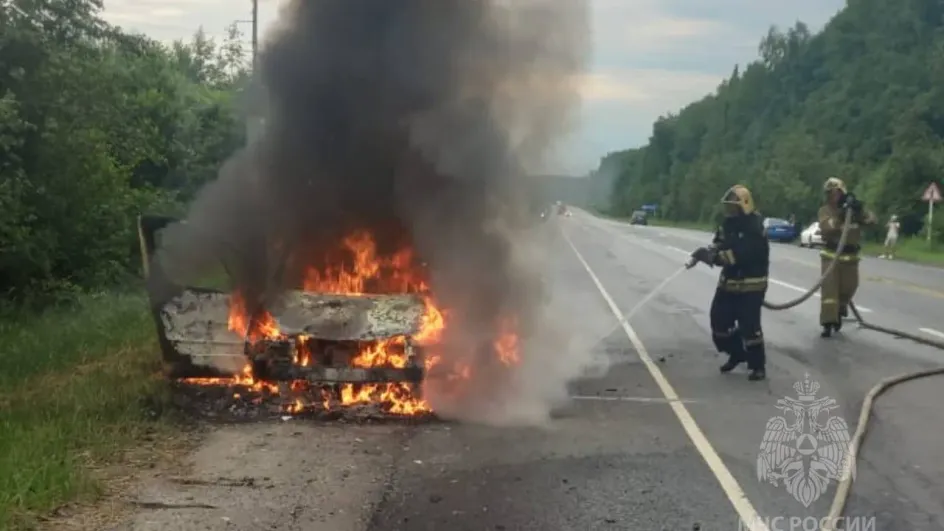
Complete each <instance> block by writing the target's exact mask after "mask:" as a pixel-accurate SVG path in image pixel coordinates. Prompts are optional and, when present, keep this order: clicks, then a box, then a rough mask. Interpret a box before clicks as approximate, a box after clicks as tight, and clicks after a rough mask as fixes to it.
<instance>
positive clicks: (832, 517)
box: [604, 209, 944, 531]
mask: <svg viewBox="0 0 944 531" xmlns="http://www.w3.org/2000/svg"><path fill="white" fill-rule="evenodd" d="M852 215H853V212H852V210H851V209H849V210H847V211H846V217H845V221H844V224H843V230H842V235H841V236H840V238H839V244H838V246H837V249H838V250H841V249H843V248H844V247H845V244H846V240H847V238H848V236H849V227H850V226H851V225H852ZM839 259H840V253H838V252H837V253H836V254H835V256H834V257H833V258H832V261H831V262H830V263H829V266H828V267H827V268H826V270H825V271H823V274H822V275H821V276H820V278H819V280H817V281H816V283H815V284H813V286H812V287H810V289H808V290H807V291H806V292H804V293H803V294H802V295H800V296H799V297H797V298H795V299H793V300H789V301H787V302H783V303H773V302H768V301H766V300H765V301H764V308H767V309H769V310H774V311H780V310H788V309H790V308H794V307H796V306H798V305H800V304H802V303H803V302H805V301H806V300H808V299H809V298H810V297H812V296H813V295H814V294H815V293H816V291H817V290H819V289H820V288H821V287H822V285H823V282H825V281H826V279H827V278H828V277H829V275H831V274H832V272H833V271H834V270H835V269H836V267H837V265H838V263H839ZM696 263H697V262H696V261H694V260H691V261H689V262H688V263H686V264H685V266H684V268H682V269H680V270H679V271H678V272H676V273H675V274H673V275H671V276H670V277H669V278H667V279H666V280H664V281H663V282H662V283H660V284H659V285H658V286H657V287H656V288H655V289H654V290H653V291H652V292H651V293H650V294H649V295H647V296H646V297H645V298H643V299H642V300H641V301H640V302H639V303H638V304H636V306H635V307H634V308H633V309H632V310H630V312H629V313H627V314H626V315H625V316H624V317H621V318H620V319H619V322H618V323H617V326H619V325H620V324H622V323H624V322H626V321H628V320H629V319H630V318H631V317H632V315H634V314H635V313H636V311H637V310H638V309H639V308H640V307H641V306H643V305H644V304H645V303H646V301H648V300H649V299H651V298H652V297H653V296H654V295H655V294H656V293H658V292H659V291H661V289H662V288H663V287H664V286H665V285H666V284H668V283H669V282H670V281H671V280H672V279H674V278H675V277H676V276H677V275H678V273H680V272H681V271H684V270H685V269H691V268H692V267H694V266H695V264H696ZM849 309H850V310H852V314H853V315H854V316H855V320H856V322H857V324H858V325H859V328H864V329H866V330H873V331H876V332H881V333H883V334H888V335H891V336H895V337H898V338H905V339H910V340H912V341H914V342H916V343H920V344H923V345H927V346H930V347H935V348H939V349H942V350H944V341H938V340H934V339H931V338H928V337H924V336H919V335H917V334H912V333H909V332H905V331H903V330H896V329H894V328H889V327H885V326H880V325H876V324H872V323H870V322H867V321H866V320H865V319H863V318H862V314H861V313H860V312H859V309H858V308H856V306H855V303H854V302H852V301H849ZM607 335H609V334H607ZM604 337H605V336H604ZM942 374H944V367H936V368H932V369H925V370H921V371H915V372H909V373H904V374H900V375H897V376H892V377H890V378H886V379H884V380H881V381H880V382H878V383H877V384H875V385H874V386H873V387H872V388H871V389H869V391H868V393H866V395H865V399H864V400H863V402H862V407H861V408H860V410H859V421H858V423H857V425H856V430H855V433H854V434H853V435H852V438H851V441H850V443H849V447H848V449H847V452H846V458H845V459H844V460H843V463H842V469H841V471H840V473H839V476H838V477H839V483H838V485H837V487H836V494H835V496H834V497H833V501H832V504H831V506H830V509H829V513H828V514H827V516H826V518H825V521H826V525H825V527H824V528H823V531H835V530H836V525H837V523H838V522H840V521H841V520H842V516H843V512H844V510H845V507H846V502H847V501H848V499H849V495H850V493H851V489H852V469H853V467H854V466H855V463H856V460H857V459H858V455H859V451H860V449H861V448H862V443H863V442H864V440H865V435H866V433H867V432H868V428H869V422H870V420H871V418H872V411H873V406H874V403H875V399H877V398H878V397H879V396H880V395H882V394H883V393H885V392H886V391H888V390H889V389H891V388H892V387H895V386H896V385H898V384H902V383H905V382H908V381H912V380H917V379H919V378H925V377H928V376H937V375H942Z"/></svg>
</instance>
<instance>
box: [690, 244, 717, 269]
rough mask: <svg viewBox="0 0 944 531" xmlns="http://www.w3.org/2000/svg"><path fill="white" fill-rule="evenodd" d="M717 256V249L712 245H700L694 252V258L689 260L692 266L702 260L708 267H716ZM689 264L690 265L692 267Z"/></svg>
mask: <svg viewBox="0 0 944 531" xmlns="http://www.w3.org/2000/svg"><path fill="white" fill-rule="evenodd" d="M716 258H717V251H715V250H714V249H713V248H711V247H699V248H698V249H695V251H694V252H693V253H692V258H691V260H689V263H690V264H691V266H694V265H695V264H697V263H698V262H702V263H704V264H705V265H707V266H708V267H714V266H715V262H716V261H717V260H716ZM691 266H689V267H691Z"/></svg>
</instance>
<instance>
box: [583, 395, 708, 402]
mask: <svg viewBox="0 0 944 531" xmlns="http://www.w3.org/2000/svg"><path fill="white" fill-rule="evenodd" d="M570 398H572V399H574V400H599V401H601V402H643V403H647V404H671V403H674V402H682V403H684V404H696V403H698V400H682V399H679V400H669V399H668V398H649V397H644V396H571V397H570Z"/></svg>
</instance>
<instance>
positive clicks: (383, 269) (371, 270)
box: [188, 232, 519, 415]
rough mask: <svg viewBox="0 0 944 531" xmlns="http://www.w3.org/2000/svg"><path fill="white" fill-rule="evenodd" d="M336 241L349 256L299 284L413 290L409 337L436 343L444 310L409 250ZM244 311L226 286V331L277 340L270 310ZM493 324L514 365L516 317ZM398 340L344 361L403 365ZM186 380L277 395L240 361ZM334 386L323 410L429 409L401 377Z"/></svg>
mask: <svg viewBox="0 0 944 531" xmlns="http://www.w3.org/2000/svg"><path fill="white" fill-rule="evenodd" d="M342 245H343V248H344V249H345V250H346V251H347V252H348V253H349V256H350V259H349V260H348V261H346V263H340V264H335V265H332V266H330V267H326V268H321V269H316V268H308V269H307V270H306V271H305V272H304V275H303V283H302V284H303V289H304V290H305V291H309V292H315V293H331V294H343V295H363V294H367V293H415V294H418V295H420V296H421V297H422V298H423V300H424V306H425V312H424V314H423V316H422V321H421V325H420V330H419V331H418V332H417V333H416V334H415V335H414V336H413V338H412V340H413V343H414V344H415V345H418V346H429V345H436V344H437V343H438V342H439V341H440V339H441V338H442V335H443V332H444V330H445V328H446V323H447V319H448V312H446V311H444V310H442V309H440V308H439V307H438V306H437V304H436V302H435V299H434V297H433V296H432V294H431V293H430V289H429V286H428V285H427V283H426V281H425V278H424V275H423V272H422V271H421V270H419V268H417V267H416V266H415V261H414V256H413V252H412V249H410V248H405V249H401V250H400V251H399V252H397V253H394V254H392V255H390V256H380V255H379V254H378V252H377V247H376V244H375V242H374V240H373V238H372V237H371V235H370V234H369V233H367V232H356V233H354V234H351V235H350V236H348V237H347V238H345V239H344V240H343V241H342ZM248 313H249V312H248V311H247V304H246V301H245V299H244V298H243V296H242V295H241V294H240V293H238V292H234V293H233V294H232V295H231V297H230V310H229V321H228V327H229V329H230V330H232V331H234V332H236V333H237V334H239V335H240V336H242V337H244V338H246V339H247V341H250V342H255V341H259V340H261V339H270V340H272V339H284V336H283V335H282V334H281V332H280V330H279V328H278V325H277V323H276V321H275V319H274V318H273V317H272V316H271V315H270V314H268V313H265V312H263V313H262V314H261V315H257V316H255V318H254V319H250V316H249V315H248ZM499 324H500V333H499V336H498V337H497V339H496V340H495V341H494V344H493V346H494V350H495V352H496V355H497V357H498V359H499V360H500V362H501V363H503V364H505V365H512V364H516V363H518V361H519V354H518V336H517V330H516V328H517V322H515V320H514V319H504V320H502V321H500V323H499ZM305 339H306V338H297V339H296V351H295V360H294V361H295V363H296V364H297V365H299V366H303V367H304V366H309V365H310V364H311V363H312V361H311V355H310V353H309V352H307V351H306V349H305V347H304V344H305V341H304V340H305ZM405 342H406V339H405V338H402V337H396V338H390V339H386V340H382V341H377V342H374V343H372V344H368V345H366V346H364V347H363V348H362V349H361V350H360V351H359V352H358V353H357V355H356V356H355V357H354V358H353V359H352V360H351V364H352V366H354V367H359V368H371V367H392V368H404V367H406V366H407V363H408V356H407V354H406V349H405V348H404V346H405ZM432 350H434V349H432ZM424 361H425V368H426V369H430V368H432V367H433V366H436V365H437V364H439V363H440V361H441V356H439V355H437V354H436V353H435V352H430V349H427V350H426V352H425V360H424ZM452 369H453V370H452V371H450V374H449V375H448V379H449V380H450V381H461V380H468V379H469V378H471V373H472V368H471V367H469V366H468V365H463V366H461V367H459V366H457V367H453V368H452ZM188 382H189V383H197V384H210V385H212V384H230V385H238V386H245V387H248V388H251V389H252V390H254V391H266V392H268V393H270V394H272V395H279V394H280V393H279V390H280V389H279V385H278V384H274V383H270V382H263V381H257V380H255V379H254V378H253V376H252V368H251V366H250V365H249V364H248V363H247V365H246V367H245V368H244V369H243V371H242V373H241V374H239V375H237V376H236V377H234V378H231V379H190V380H188ZM292 385H293V386H295V387H299V386H302V387H303V386H305V385H307V384H306V383H304V382H294V383H293V384H292ZM339 391H340V392H339V398H338V397H337V396H332V395H331V394H330V393H328V392H327V391H322V395H321V406H322V407H324V408H326V409H331V408H332V407H335V406H350V405H358V404H370V403H383V404H385V405H386V410H387V411H388V412H389V413H392V414H398V415H417V414H422V413H427V412H430V411H431V408H430V405H429V403H428V402H426V401H425V400H423V399H421V398H418V397H416V396H415V395H414V392H413V390H412V389H411V387H410V386H409V385H408V384H404V383H389V384H367V385H353V384H344V385H342V386H340V389H339ZM289 402H290V403H288V404H287V405H285V406H284V410H285V412H286V413H289V414H293V413H299V412H301V411H304V410H305V409H306V407H308V406H307V405H306V404H305V403H304V402H303V401H301V400H299V399H294V400H289Z"/></svg>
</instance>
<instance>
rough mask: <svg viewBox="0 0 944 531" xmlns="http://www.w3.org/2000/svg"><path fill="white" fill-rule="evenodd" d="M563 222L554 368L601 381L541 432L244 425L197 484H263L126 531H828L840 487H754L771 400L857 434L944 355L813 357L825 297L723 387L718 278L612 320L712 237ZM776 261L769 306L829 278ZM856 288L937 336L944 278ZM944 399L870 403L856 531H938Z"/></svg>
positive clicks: (690, 275) (202, 496) (162, 486)
mask: <svg viewBox="0 0 944 531" xmlns="http://www.w3.org/2000/svg"><path fill="white" fill-rule="evenodd" d="M551 223H552V224H556V226H557V227H556V229H559V230H560V233H559V234H560V235H559V236H557V237H555V238H554V242H553V249H552V255H551V257H550V258H551V259H550V261H549V262H548V269H547V272H546V273H547V276H548V280H550V282H551V285H552V287H553V289H554V297H553V300H552V302H551V303H552V304H554V305H557V306H558V307H559V308H565V311H567V312H569V316H570V319H571V320H572V321H573V322H574V323H579V326H580V329H581V332H580V334H579V337H578V338H576V339H575V341H576V343H577V344H578V345H577V346H576V347H574V345H572V346H571V347H572V348H571V351H570V353H568V352H562V353H561V355H565V356H573V355H584V354H587V353H589V355H588V357H589V358H592V359H593V360H596V365H595V366H596V367H597V369H596V370H595V371H589V372H588V374H587V376H586V377H584V378H583V379H581V380H579V381H576V382H573V384H572V385H571V386H570V395H571V400H570V401H569V403H568V404H566V405H565V406H563V407H562V408H560V409H559V410H558V411H557V412H556V413H555V415H554V418H553V420H552V421H551V422H550V423H549V425H547V426H543V427H534V428H508V427H505V428H499V427H495V428H487V427H482V426H477V425H460V424H433V425H421V426H379V427H352V426H329V427H325V426H310V425H306V424H304V423H301V422H285V423H282V424H279V425H256V426H237V427H232V428H229V429H226V430H221V431H219V432H218V433H216V434H215V435H214V436H213V437H212V438H211V439H210V440H209V441H208V442H207V444H206V445H205V446H204V448H203V449H201V451H200V452H199V453H198V454H197V455H195V456H194V457H193V466H194V470H193V475H194V477H198V478H199V477H203V478H219V477H222V476H227V477H233V476H237V475H238V476H252V477H254V478H257V479H256V481H255V483H254V485H255V487H256V488H254V489H252V490H247V489H246V488H245V486H235V487H234V486H231V485H219V484H217V485H209V484H208V483H200V482H194V481H190V482H187V483H186V485H189V486H181V485H182V484H181V483H180V482H177V483H169V482H168V481H166V480H164V481H163V483H161V482H151V483H148V484H146V485H145V486H144V487H142V488H141V489H139V498H143V499H149V500H160V501H161V502H162V503H168V504H173V503H178V504H179V503H184V502H186V503H189V504H198V505H199V504H206V505H207V506H208V507H213V508H212V509H209V508H203V509H200V508H198V509H181V510H176V511H168V510H156V511H145V512H141V513H140V514H138V515H137V516H136V518H135V520H134V521H133V522H130V523H129V524H128V525H127V526H125V527H122V528H121V529H134V530H137V529H142V530H143V529H221V530H222V529H227V530H233V529H239V530H242V529H246V530H250V529H253V530H254V529H286V530H289V529H297V530H325V531H347V530H351V531H355V530H356V531H364V530H369V531H387V530H389V531H421V530H422V531H426V530H429V531H432V530H450V531H460V530H469V531H473V530H475V531H483V530H506V531H512V530H535V531H539V530H540V531H558V530H560V531H564V530H567V531H570V530H620V531H623V530H626V531H633V530H638V531H661V530H686V531H688V530H706V531H707V530H718V531H734V530H738V529H742V528H743V529H748V528H749V527H747V526H744V527H739V521H740V520H741V517H750V516H751V515H755V514H756V515H758V516H759V517H760V518H766V519H768V520H767V521H769V522H771V524H770V525H769V527H767V529H770V530H772V531H779V530H781V529H819V527H818V525H817V523H818V519H819V518H821V517H823V516H825V514H826V513H827V510H828V506H829V502H830V501H831V498H832V494H833V490H834V486H835V483H836V482H835V481H827V482H826V484H825V485H824V488H823V489H821V490H820V491H817V492H813V491H809V490H807V491H806V492H808V493H812V494H811V497H812V498H815V499H813V500H812V501H811V502H810V503H809V504H808V506H807V505H804V504H803V503H801V501H799V499H800V498H801V497H800V496H799V495H795V494H796V493H797V492H798V491H797V490H796V489H789V488H787V487H786V486H785V485H784V484H783V483H780V484H779V485H778V486H775V485H772V484H770V483H766V482H763V481H760V480H759V479H758V473H757V469H758V465H757V462H758V454H759V450H760V445H761V442H762V440H763V438H764V434H765V429H766V426H767V422H768V420H769V419H770V418H771V417H774V416H777V415H781V414H782V413H781V412H780V411H779V410H778V409H777V407H776V406H777V401H778V399H782V398H784V397H797V393H796V391H795V390H794V384H795V383H796V382H799V381H803V380H804V378H806V377H808V379H809V380H810V381H815V382H817V383H818V384H819V385H820V387H819V389H818V390H817V392H816V396H817V397H818V398H824V397H831V398H833V399H835V401H836V404H837V405H838V406H839V407H838V409H835V410H833V411H830V412H829V413H828V414H824V415H823V417H828V416H837V417H840V418H845V419H846V420H847V421H848V424H849V432H850V434H851V431H852V430H854V428H855V422H856V417H857V415H858V407H859V405H860V403H861V401H862V398H863V396H864V394H865V393H866V391H867V390H868V389H869V388H870V387H871V386H872V385H873V384H874V383H876V382H877V381H878V380H880V379H881V378H883V377H887V376H890V375H894V374H898V373H900V372H904V371H908V370H913V369H919V368H924V367H928V366H934V365H937V364H941V363H944V352H941V351H937V350H934V349H931V348H929V347H923V346H920V345H917V344H913V343H911V342H908V341H904V340H896V339H892V338H888V337H885V336H882V335H881V334H878V333H875V332H870V331H865V330H859V329H856V328H855V327H854V326H852V325H851V324H850V325H849V326H847V327H846V329H844V330H843V332H842V333H841V335H839V336H837V337H834V338H831V339H829V340H824V339H821V338H820V337H819V326H818V317H817V316H818V304H817V302H818V299H815V298H814V299H811V300H810V301H808V302H806V303H805V304H804V305H801V306H799V307H797V308H795V309H792V310H788V311H783V312H767V313H765V315H764V327H765V330H764V332H765V336H766V338H767V341H768V378H769V379H768V381H765V382H749V381H747V379H746V374H745V371H744V369H739V370H737V371H735V372H734V373H732V374H728V375H721V374H719V373H718V370H717V367H718V366H719V365H720V364H721V363H722V361H723V360H722V359H721V358H720V357H719V356H718V354H717V353H716V352H714V348H713V346H712V344H711V338H710V331H709V326H708V315H707V310H708V306H709V303H710V300H711V296H712V293H713V291H714V285H715V281H716V275H717V270H710V269H707V268H704V267H697V268H695V269H693V270H691V271H687V272H685V273H683V274H680V275H679V276H677V277H676V278H675V280H674V281H672V282H671V283H669V284H667V285H666V286H665V288H664V289H663V290H662V291H661V292H660V293H659V294H657V295H656V296H654V297H652V298H651V300H650V301H649V302H648V303H647V304H646V305H645V306H643V307H642V308H640V309H639V311H638V312H637V313H636V314H634V317H633V318H632V320H631V321H630V322H629V324H628V326H626V327H625V328H623V327H619V326H617V318H616V317H615V312H614V311H613V310H612V308H611V306H616V307H617V308H618V310H619V311H620V312H626V311H628V310H629V309H630V308H632V307H634V306H635V305H637V303H639V301H641V300H643V299H644V298H645V297H646V296H647V295H648V294H649V293H650V292H651V291H652V290H653V288H655V287H656V286H658V285H659V284H660V283H662V281H663V280H664V279H665V278H666V277H668V276H669V275H671V274H672V273H673V272H675V271H676V270H678V268H679V267H680V266H681V264H682V263H683V261H684V260H685V258H686V255H687V254H688V252H689V251H690V250H691V249H693V248H694V247H697V246H699V245H703V244H705V243H706V242H707V241H708V235H706V234H700V233H698V232H693V231H682V230H669V229H663V228H656V227H631V226H628V225H625V224H622V223H618V222H614V221H611V220H604V219H599V218H595V217H593V216H591V215H589V214H587V213H585V212H580V211H577V212H575V214H574V216H573V217H570V218H557V219H555V220H553V221H552V222H551ZM556 229H555V230H556ZM773 260H774V265H773V271H772V277H773V278H774V279H775V282H774V283H773V285H772V286H771V288H770V291H769V295H768V296H769V297H770V298H771V299H772V300H776V301H783V300H786V299H789V298H793V297H795V296H797V295H799V291H802V289H803V287H804V286H808V285H811V284H812V283H813V282H815V280H816V277H817V271H818V267H819V266H818V257H817V256H816V253H815V252H813V251H810V250H805V249H798V248H792V247H789V246H779V245H778V246H775V247H774V251H773ZM862 273H863V278H864V281H863V283H862V286H861V288H860V294H859V296H857V301H858V302H860V303H861V307H862V308H865V309H867V310H868V311H867V313H865V317H867V318H868V319H871V320H873V321H875V322H876V323H881V324H884V325H887V326H894V327H899V328H903V329H906V330H909V331H912V332H918V333H925V334H929V335H932V336H933V335H935V334H942V335H944V324H942V323H944V320H942V318H941V316H942V315H944V312H942V311H941V309H942V308H944V301H942V298H944V272H942V271H940V270H936V269H926V268H921V267H918V266H913V265H909V264H903V263H897V262H892V263H889V262H885V261H879V260H866V261H865V262H864V263H863V265H862ZM597 339H601V340H600V341H597ZM581 344H582V345H584V346H582V345H581ZM581 353H583V354H581ZM942 389H944V379H932V380H924V381H917V382H914V383H909V384H905V385H904V386H903V387H901V388H898V389H895V390H892V391H890V392H889V393H888V394H887V395H886V396H884V397H882V398H880V399H879V404H878V407H877V414H876V417H875V419H874V420H873V422H874V425H873V428H872V431H871V434H870V436H869V437H868V439H867V441H866V444H865V448H864V451H863V452H862V454H861V455H860V456H859V457H860V459H859V461H858V465H857V468H856V481H855V484H854V488H853V492H854V495H853V497H852V498H851V502H850V505H849V507H848V511H847V516H848V517H850V518H853V519H858V520H850V522H852V525H850V526H849V527H848V528H849V529H875V530H878V531H882V530H889V531H891V530H896V531H899V530H900V531H904V530H939V529H944V444H942V440H941V434H942V432H944V428H942V427H944V412H942V411H944V408H942V407H941V403H942V399H944V390H942ZM823 417H821V420H823ZM804 474H805V469H803V470H801V471H800V475H799V476H798V477H804ZM193 485H197V486H193ZM778 517H779V518H780V519H779V520H778V519H776V518H778ZM772 518H773V519H774V520H772V521H771V520H769V519H772ZM742 525H743V524H742ZM856 526H858V527H856ZM754 529H765V528H764V527H754Z"/></svg>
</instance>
